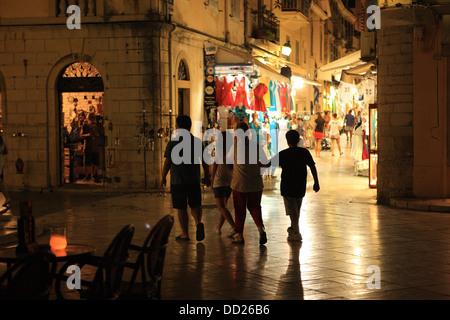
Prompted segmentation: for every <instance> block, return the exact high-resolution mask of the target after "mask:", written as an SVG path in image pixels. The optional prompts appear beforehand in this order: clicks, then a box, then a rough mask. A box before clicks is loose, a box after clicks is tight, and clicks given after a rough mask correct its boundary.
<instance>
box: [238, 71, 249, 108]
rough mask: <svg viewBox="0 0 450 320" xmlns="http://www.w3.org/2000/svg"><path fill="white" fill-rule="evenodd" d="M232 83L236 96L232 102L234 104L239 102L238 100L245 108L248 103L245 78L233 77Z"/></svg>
mask: <svg viewBox="0 0 450 320" xmlns="http://www.w3.org/2000/svg"><path fill="white" fill-rule="evenodd" d="M234 84H235V85H236V88H237V90H236V98H235V100H234V103H235V104H236V105H238V104H239V102H241V103H242V105H244V106H245V107H246V108H248V107H249V105H248V99H247V90H245V78H244V77H242V78H241V80H240V81H239V80H238V78H235V79H234Z"/></svg>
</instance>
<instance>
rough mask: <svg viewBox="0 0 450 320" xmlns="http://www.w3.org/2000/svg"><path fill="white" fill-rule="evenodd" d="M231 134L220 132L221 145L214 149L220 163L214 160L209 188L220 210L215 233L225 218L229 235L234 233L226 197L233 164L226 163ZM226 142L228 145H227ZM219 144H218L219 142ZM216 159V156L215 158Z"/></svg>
mask: <svg viewBox="0 0 450 320" xmlns="http://www.w3.org/2000/svg"><path fill="white" fill-rule="evenodd" d="M232 139H233V136H232V135H231V133H229V132H228V131H223V132H222V146H223V148H222V149H221V150H216V152H217V157H220V158H221V159H222V160H223V161H222V163H217V162H214V163H213V165H212V172H211V188H212V189H213V193H214V199H215V201H216V205H217V208H218V209H219V211H220V216H219V222H218V224H217V227H216V231H217V233H219V234H220V233H222V232H221V230H222V226H223V224H224V222H225V220H226V221H227V222H228V223H229V225H230V227H231V229H232V231H231V233H230V235H229V236H230V237H233V236H234V235H235V234H236V231H235V225H234V221H233V217H232V216H231V213H230V211H229V210H228V208H227V203H228V199H230V196H231V187H230V184H231V179H232V177H233V165H232V164H228V163H227V161H226V160H227V154H228V151H229V149H230V148H229V147H231V146H232V144H231V143H229V142H228V141H232ZM227 142H228V144H229V146H228V145H227ZM219 146H220V144H219ZM216 159H217V158H216Z"/></svg>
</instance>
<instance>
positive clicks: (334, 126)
mask: <svg viewBox="0 0 450 320" xmlns="http://www.w3.org/2000/svg"><path fill="white" fill-rule="evenodd" d="M329 126H330V138H331V155H332V156H334V145H335V144H337V146H338V149H339V154H340V155H342V154H343V152H342V150H341V135H340V131H341V129H342V126H341V122H340V121H339V120H338V119H337V114H336V113H333V119H332V120H331V121H330V123H329Z"/></svg>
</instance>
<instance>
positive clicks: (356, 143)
mask: <svg viewBox="0 0 450 320" xmlns="http://www.w3.org/2000/svg"><path fill="white" fill-rule="evenodd" d="M362 155H363V130H362V126H358V127H357V128H355V130H354V131H353V139H352V149H351V151H350V156H351V157H352V159H353V160H354V161H355V162H360V161H363V158H362Z"/></svg>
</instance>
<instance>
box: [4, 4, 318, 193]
mask: <svg viewBox="0 0 450 320" xmlns="http://www.w3.org/2000/svg"><path fill="white" fill-rule="evenodd" d="M263 2H264V4H266V5H267V6H269V8H270V9H272V8H274V6H275V3H274V1H263ZM266 2H267V3H266ZM316 2H317V3H326V1H315V3H314V5H313V8H314V10H315V11H314V10H313V11H314V12H315V13H314V14H316V15H319V16H322V18H323V19H325V18H326V17H324V16H323V15H324V11H323V10H322V9H321V8H320V6H319V5H318V4H317V3H316ZM70 5H78V7H79V8H80V10H81V29H69V28H68V26H67V24H66V23H67V20H68V18H69V17H70V16H71V15H72V13H68V14H67V13H66V9H67V7H68V6H70ZM260 5H261V1H257V0H249V1H231V0H230V1H228V0H217V1H213V0H208V1H194V0H179V1H167V0H40V1H34V0H33V1H32V0H24V1H21V2H20V3H17V4H12V3H11V2H10V1H3V0H0V93H1V96H0V97H1V109H2V121H1V125H2V130H3V134H2V135H3V137H4V139H5V141H6V144H7V146H8V148H9V154H8V156H7V161H6V164H5V177H4V179H5V183H6V185H8V187H11V188H15V189H25V190H28V189H38V190H39V189H46V188H51V187H55V186H60V185H63V184H64V183H65V180H64V179H65V178H64V174H65V173H64V172H65V170H66V169H65V168H66V165H67V164H66V163H65V162H64V151H63V149H64V148H63V134H62V132H63V128H62V125H61V123H62V122H61V117H62V116H63V114H62V112H61V81H62V80H61V77H62V75H63V73H64V71H65V70H66V68H67V67H69V66H71V65H72V64H73V63H77V62H83V63H86V65H88V66H90V67H92V68H93V69H95V71H96V75H97V76H98V77H99V78H101V86H102V92H101V93H102V96H103V99H102V104H103V106H104V115H105V131H106V136H107V143H108V146H107V147H106V152H105V163H106V167H107V170H106V171H107V172H106V176H107V177H108V178H109V179H110V181H108V183H107V186H108V188H117V189H124V190H129V189H143V188H156V187H158V185H159V178H160V172H161V166H162V162H163V150H164V148H165V145H166V143H167V141H168V138H169V134H170V132H171V130H173V129H174V127H175V117H176V116H177V115H178V114H180V113H184V114H188V115H190V116H191V118H192V120H193V121H194V122H195V123H197V125H198V124H200V125H202V124H204V123H205V112H204V108H203V97H204V61H203V59H204V49H205V43H213V44H214V45H218V46H221V47H223V48H225V49H228V50H234V51H236V52H240V53H248V54H249V56H250V57H252V56H251V55H252V53H253V52H252V46H251V39H252V38H253V31H254V30H253V28H254V27H255V25H256V24H257V20H256V17H255V15H252V14H251V12H252V10H256V9H257V8H258V6H260ZM24 8H25V9H24ZM302 8H303V7H302ZM302 10H303V9H302ZM313 11H312V12H313ZM315 17H316V16H315ZM319 18H320V17H319ZM281 19H283V18H282V17H281ZM315 20H317V19H316V18H315ZM283 21H284V20H281V24H283V23H286V21H284V22H283ZM303 23H304V24H306V25H307V26H308V27H309V24H308V23H309V22H308V19H306V20H305V21H303ZM315 23H317V25H318V26H320V25H321V24H320V23H319V22H315ZM292 30H294V31H295V32H294V34H293V35H292V37H291V39H293V40H294V43H295V37H298V39H299V43H305V44H306V45H308V48H306V49H305V52H307V53H308V63H310V61H314V60H313V59H311V57H310V56H309V54H310V52H311V50H310V49H309V46H310V45H312V46H315V47H317V48H319V46H318V41H323V40H322V39H323V37H321V36H319V33H320V32H323V28H320V32H319V33H318V32H315V33H314V34H315V39H314V40H313V41H311V39H310V38H309V34H311V33H310V32H306V33H303V35H301V34H302V33H300V31H299V30H300V28H298V27H293V28H292ZM292 30H291V29H289V30H288V32H291V31H292ZM308 30H309V29H308ZM284 32H285V31H281V33H282V36H283V39H282V40H283V41H284ZM281 45H283V43H281V40H279V41H278V43H275V46H276V47H277V48H278V51H277V50H274V52H272V53H271V55H274V54H275V56H276V55H279V51H280V49H281ZM253 48H254V46H253ZM298 49H299V52H300V54H301V52H302V50H300V48H298ZM317 50H319V49H317ZM320 50H321V49H320ZM275 58H276V57H275ZM281 60H282V59H281ZM299 60H300V61H306V60H305V59H303V57H301V58H300V59H299ZM283 63H284V62H283ZM311 63H312V62H311ZM291 64H292V65H295V64H296V63H295V60H294V61H292V62H291ZM281 65H282V64H280V66H281ZM90 67H89V68H90ZM298 67H299V68H298V70H299V72H300V75H301V76H304V77H308V76H313V75H312V73H313V71H314V68H315V67H313V68H312V69H311V66H310V65H303V66H298ZM304 70H310V71H309V72H308V73H306V71H305V72H304V73H302V72H303V71H304ZM181 71H182V72H181ZM274 71H275V73H278V74H279V70H274ZM97 80H98V79H97ZM87 91H89V90H87ZM311 94H312V93H311ZM181 105H182V106H181ZM144 116H145V123H146V125H145V127H143V125H144ZM142 131H145V132H146V134H145V136H143V135H142ZM149 132H151V133H149ZM19 159H21V160H22V161H23V172H22V173H18V170H17V166H16V164H17V161H18V160H19Z"/></svg>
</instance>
